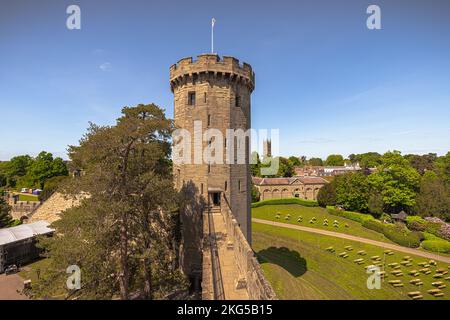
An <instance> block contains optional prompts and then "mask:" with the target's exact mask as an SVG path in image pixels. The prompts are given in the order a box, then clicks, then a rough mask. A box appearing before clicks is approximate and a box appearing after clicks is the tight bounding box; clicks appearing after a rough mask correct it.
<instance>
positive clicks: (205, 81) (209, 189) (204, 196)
mask: <svg viewBox="0 0 450 320" xmlns="http://www.w3.org/2000/svg"><path fill="white" fill-rule="evenodd" d="M254 85H255V75H254V73H253V70H252V68H251V66H250V65H249V64H246V63H243V64H240V63H239V60H237V59H235V58H233V57H226V56H224V57H223V59H220V57H219V56H218V55H216V54H202V55H199V56H198V57H197V60H195V61H194V60H193V59H192V58H191V57H189V58H183V59H181V60H180V61H178V63H177V64H174V65H172V66H171V67H170V87H171V90H172V92H173V94H174V108H175V110H174V119H175V126H176V127H178V128H183V129H186V130H187V131H188V132H190V134H191V137H192V139H191V142H190V145H191V157H190V158H191V163H190V164H185V163H183V164H176V163H174V168H173V173H174V179H175V186H176V187H177V188H178V189H179V190H182V189H183V188H185V191H186V192H185V193H188V194H190V195H189V196H190V199H191V200H193V199H194V197H193V196H194V195H195V199H196V204H194V205H193V206H192V207H193V208H196V210H194V209H192V210H191V212H189V213H184V214H182V222H183V230H184V231H185V230H186V231H187V232H190V233H192V234H190V235H185V237H184V241H185V243H184V246H185V247H184V250H185V251H186V254H185V255H187V256H188V257H189V260H191V261H192V260H195V258H193V256H194V255H195V252H194V251H196V248H195V246H196V245H197V244H196V241H197V237H198V235H196V234H195V232H194V231H192V230H194V229H195V227H199V225H198V224H200V226H201V223H202V222H201V220H200V219H201V216H202V213H203V211H200V209H199V208H200V207H201V206H202V205H203V206H204V208H208V207H209V208H210V209H211V208H212V211H213V212H216V213H217V212H220V210H228V209H231V211H232V213H233V215H234V216H235V217H236V219H237V221H238V223H239V225H240V227H241V229H242V232H243V233H244V235H245V236H246V238H247V239H248V241H249V243H250V241H251V216H250V202H251V175H250V166H249V162H248V159H249V149H248V148H246V149H245V159H246V162H245V163H241V164H235V163H230V162H233V160H235V159H231V160H230V159H229V160H230V161H227V156H226V152H227V151H226V150H227V149H229V150H231V149H232V148H234V150H236V145H237V142H236V141H235V139H234V138H233V139H232V140H233V141H232V142H230V141H229V139H227V135H226V134H227V129H242V130H243V131H247V129H249V128H250V126H251V122H250V118H251V117H250V114H251V113H250V96H251V93H252V91H253V89H254ZM198 121H201V128H200V129H201V132H199V131H200V129H199V127H198V124H199V122H198ZM194 123H196V125H194ZM194 126H195V130H194ZM207 129H218V130H219V131H220V132H221V133H222V134H223V140H221V141H220V139H219V141H220V142H221V143H223V146H224V147H225V150H224V154H223V163H222V164H217V163H212V164H211V163H208V162H207V161H205V160H201V162H198V160H197V161H196V157H198V155H199V153H197V155H195V148H194V146H196V147H197V150H199V149H198V148H200V152H201V154H203V150H205V148H207V146H208V145H210V144H211V141H210V140H208V139H206V140H205V139H202V135H203V133H204V132H205V130H207ZM195 134H200V135H198V137H200V141H198V140H197V141H196V140H195V137H194V135H195ZM214 139H218V138H217V137H215V138H214ZM215 143H218V141H215ZM249 143H250V142H249V139H246V146H249ZM230 145H232V147H230ZM235 158H236V156H235ZM197 159H198V158H197ZM196 211H197V212H196ZM199 211H200V212H199ZM189 237H191V238H192V239H189ZM189 251H191V253H189ZM191 264H192V265H191V267H188V268H187V269H195V268H197V267H198V263H196V262H193V263H192V262H191ZM195 265H197V266H195Z"/></svg>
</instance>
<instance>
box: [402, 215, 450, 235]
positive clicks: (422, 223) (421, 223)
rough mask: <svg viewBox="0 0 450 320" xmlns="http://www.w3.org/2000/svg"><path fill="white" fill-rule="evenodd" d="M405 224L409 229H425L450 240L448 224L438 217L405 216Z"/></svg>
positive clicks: (449, 226)
mask: <svg viewBox="0 0 450 320" xmlns="http://www.w3.org/2000/svg"><path fill="white" fill-rule="evenodd" d="M406 222H407V226H408V228H409V229H411V230H415V231H426V232H428V233H431V234H434V235H435V236H437V237H440V238H443V239H445V240H450V225H449V224H447V223H445V222H444V221H442V220H441V219H439V218H432V217H429V218H425V219H423V218H421V217H419V216H409V217H407V218H406Z"/></svg>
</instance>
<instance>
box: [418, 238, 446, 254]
mask: <svg viewBox="0 0 450 320" xmlns="http://www.w3.org/2000/svg"><path fill="white" fill-rule="evenodd" d="M422 248H424V249H425V250H428V251H433V252H440V253H450V242H449V241H445V240H425V241H423V242H422Z"/></svg>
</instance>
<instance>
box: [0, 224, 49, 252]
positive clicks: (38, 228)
mask: <svg viewBox="0 0 450 320" xmlns="http://www.w3.org/2000/svg"><path fill="white" fill-rule="evenodd" d="M49 225H50V224H49V223H48V222H47V221H36V222H33V223H29V224H21V225H19V226H16V227H11V228H4V229H0V246H1V245H4V244H8V243H13V242H16V241H20V240H24V239H29V238H33V237H35V236H37V235H42V234H48V233H51V232H53V231H54V230H53V229H51V228H49Z"/></svg>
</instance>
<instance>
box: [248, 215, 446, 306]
mask: <svg viewBox="0 0 450 320" xmlns="http://www.w3.org/2000/svg"><path fill="white" fill-rule="evenodd" d="M317 218H318V217H317ZM252 242H253V248H254V250H255V252H256V253H257V256H258V259H259V260H260V262H261V265H262V268H263V270H264V273H265V276H266V277H267V279H268V280H269V281H270V282H271V283H272V285H273V287H274V289H275V291H276V293H277V295H278V297H279V298H280V299H308V300H309V299H339V300H341V299H342V300H347V299H358V300H366V299H377V300H379V299H388V300H392V299H410V298H409V297H408V295H407V293H408V292H411V291H420V292H421V294H422V295H423V298H424V299H441V300H442V299H449V298H450V291H449V288H447V287H446V288H443V289H441V290H442V293H444V296H443V297H440V298H435V297H434V296H432V295H431V294H429V293H427V290H430V289H436V288H435V287H434V286H433V285H432V283H433V282H436V281H442V282H443V283H445V284H446V285H450V281H448V280H445V279H444V278H446V277H448V276H449V274H447V275H445V276H444V277H443V278H441V279H435V278H433V276H434V275H435V274H436V272H435V271H436V270H437V269H439V268H445V269H446V271H450V269H449V266H448V265H446V264H444V263H441V262H437V266H430V267H429V269H430V271H432V272H431V273H430V274H428V275H425V274H423V273H421V272H419V273H420V274H419V275H416V276H412V275H409V272H410V271H411V270H414V269H415V270H419V269H421V268H422V267H421V266H419V265H418V263H420V262H427V263H428V260H427V259H425V258H421V257H416V256H412V255H410V261H411V264H412V266H409V267H406V266H402V265H399V267H398V270H401V271H402V272H403V276H395V275H393V274H391V272H392V271H393V270H394V268H391V267H389V266H388V264H390V263H400V262H401V261H402V259H403V258H404V257H405V254H403V253H399V252H395V251H394V252H393V255H385V254H384V249H383V248H380V247H376V246H372V245H368V244H363V243H359V242H353V241H350V240H345V239H339V238H334V237H329V236H324V235H317V234H312V233H308V232H303V231H298V230H292V229H287V228H280V227H274V226H270V225H264V224H258V223H253V241H252ZM348 245H351V246H352V250H351V251H350V250H347V249H345V247H346V246H348ZM330 246H332V247H333V248H334V249H335V250H336V251H335V252H334V253H331V252H328V251H326V250H325V249H326V248H328V247H330ZM360 250H364V251H365V252H366V255H364V256H361V255H359V254H358V251H360ZM344 251H346V252H347V253H348V257H347V258H341V257H339V256H338V255H339V254H340V253H341V252H344ZM376 255H377V256H379V257H380V258H381V262H382V263H383V266H382V267H381V268H382V270H383V269H384V270H385V271H386V274H387V276H386V279H385V280H383V282H382V284H381V289H372V290H370V289H368V288H367V279H368V277H369V274H367V273H366V270H365V266H367V265H373V262H372V261H371V257H372V256H376ZM355 259H363V260H364V263H363V264H357V263H355V262H354V260H355ZM412 279H420V280H421V281H422V282H423V285H422V286H420V287H418V286H415V285H413V284H410V283H409V281H410V280H412ZM390 280H400V281H401V283H402V284H403V285H404V286H403V287H398V288H395V287H393V286H392V285H391V284H389V283H388V281H390Z"/></svg>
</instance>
